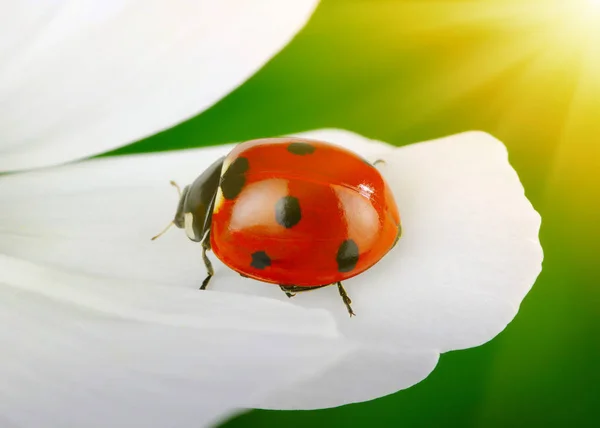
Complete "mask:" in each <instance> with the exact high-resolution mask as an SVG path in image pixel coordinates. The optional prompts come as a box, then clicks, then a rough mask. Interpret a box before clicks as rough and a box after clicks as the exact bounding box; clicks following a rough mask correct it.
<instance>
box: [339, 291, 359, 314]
mask: <svg viewBox="0 0 600 428" xmlns="http://www.w3.org/2000/svg"><path fill="white" fill-rule="evenodd" d="M337 287H338V291H339V293H340V296H341V297H342V300H343V301H344V304H345V305H346V309H348V313H349V314H350V316H351V317H352V316H356V314H355V313H354V311H353V310H352V306H350V304H351V303H352V300H351V299H350V297H348V294H347V293H346V290H345V289H344V286H343V285H342V283H341V282H338V283H337Z"/></svg>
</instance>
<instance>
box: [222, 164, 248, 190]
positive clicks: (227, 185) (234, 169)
mask: <svg viewBox="0 0 600 428" xmlns="http://www.w3.org/2000/svg"><path fill="white" fill-rule="evenodd" d="M249 166H250V165H249V163H248V159H246V158H241V157H240V158H237V159H236V160H234V161H233V162H232V163H231V165H229V168H227V171H225V172H224V173H223V175H222V176H221V191H222V192H223V196H224V197H225V199H234V198H235V197H236V196H237V195H239V194H240V192H241V191H242V188H243V187H244V184H245V183H246V176H245V175H244V174H245V173H246V171H248V168H249Z"/></svg>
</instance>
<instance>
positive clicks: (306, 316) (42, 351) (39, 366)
mask: <svg viewBox="0 0 600 428" xmlns="http://www.w3.org/2000/svg"><path fill="white" fill-rule="evenodd" d="M191 291H193V290H190V292H189V293H187V292H186V290H179V291H178V292H174V290H168V289H161V288H160V287H158V286H157V285H155V284H139V283H137V284H136V283H130V282H118V281H114V280H113V281H109V280H106V279H101V278H93V277H85V276H79V275H74V274H71V273H67V272H61V271H59V270H56V269H49V268H43V267H40V266H36V265H33V264H31V263H28V262H23V261H19V260H17V259H12V258H9V257H6V256H3V255H0V325H1V326H2V327H1V328H0V343H2V353H1V355H0V378H2V382H0V415H1V416H2V418H3V419H6V420H8V421H10V422H11V423H14V424H15V425H17V426H45V427H64V426H86V427H105V426H109V425H110V426H148V427H164V426H172V427H188V426H206V425H207V424H209V423H211V422H214V421H215V420H217V419H219V418H222V417H223V416H224V415H226V414H228V413H229V412H231V411H233V410H234V408H235V407H240V406H244V405H247V404H248V401H249V400H250V399H252V400H259V399H260V398H261V397H263V396H265V394H267V393H269V392H271V391H273V390H274V389H276V388H280V387H281V386H285V385H286V384H288V383H289V382H291V381H297V380H298V379H303V378H305V377H309V376H314V375H315V373H318V372H319V371H322V370H323V369H325V368H326V367H327V366H329V365H330V364H332V363H334V362H336V361H337V360H338V359H339V358H340V357H343V356H344V355H345V354H346V352H348V350H350V349H351V346H350V345H348V344H347V343H346V342H345V341H343V340H341V339H340V338H339V335H338V334H337V332H336V329H335V325H334V323H333V321H332V319H331V317H330V316H329V315H328V314H326V313H325V312H323V311H318V312H317V310H312V311H306V310H302V309H300V308H297V307H294V306H293V305H289V304H286V303H281V302H277V301H275V300H272V299H263V298H254V297H250V296H236V295H231V294H229V293H201V292H198V291H196V292H195V293H192V292H191Z"/></svg>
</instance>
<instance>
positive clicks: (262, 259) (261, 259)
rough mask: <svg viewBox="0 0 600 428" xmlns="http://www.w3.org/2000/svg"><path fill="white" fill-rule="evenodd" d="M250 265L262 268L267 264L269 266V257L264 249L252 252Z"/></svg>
mask: <svg viewBox="0 0 600 428" xmlns="http://www.w3.org/2000/svg"><path fill="white" fill-rule="evenodd" d="M250 266H252V267H253V268H256V269H264V268H266V267H267V266H271V259H270V258H269V256H268V255H267V253H265V252H264V251H257V252H256V253H252V263H250Z"/></svg>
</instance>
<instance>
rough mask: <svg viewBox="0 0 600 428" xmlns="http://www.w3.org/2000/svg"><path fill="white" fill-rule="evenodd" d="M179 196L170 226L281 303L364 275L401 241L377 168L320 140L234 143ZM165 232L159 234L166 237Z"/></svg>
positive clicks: (395, 211) (208, 264)
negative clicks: (277, 293)
mask: <svg viewBox="0 0 600 428" xmlns="http://www.w3.org/2000/svg"><path fill="white" fill-rule="evenodd" d="M171 184H172V185H174V186H175V187H177V189H178V190H179V193H180V199H179V204H178V207H177V212H176V214H175V218H174V219H173V221H172V222H171V224H170V225H169V226H168V227H167V229H168V228H169V227H170V226H172V225H175V226H177V227H178V228H180V229H184V230H185V232H186V234H187V236H188V238H189V239H191V240H192V241H195V242H201V244H202V258H203V260H204V264H205V265H206V270H207V273H208V275H207V277H206V278H205V279H204V281H203V282H202V285H201V287H200V289H202V290H204V289H206V287H207V286H208V283H209V282H210V279H211V278H212V277H213V275H214V270H213V267H212V264H211V262H210V260H209V258H208V256H207V254H206V253H207V251H209V250H212V252H213V253H214V254H215V256H216V257H217V258H218V259H219V260H221V261H222V262H223V263H224V264H225V265H226V266H228V267H229V268H231V269H233V270H234V271H236V272H238V273H239V274H240V275H242V276H244V277H248V278H253V279H255V280H258V281H262V282H267V283H272V284H277V285H279V287H280V288H281V290H282V291H283V292H285V294H286V295H287V296H288V297H293V296H294V295H295V294H296V293H298V292H302V291H309V290H315V289H317V288H321V287H326V286H329V285H337V288H338V290H339V294H340V296H341V298H342V300H343V301H344V303H345V305H346V308H347V309H348V313H349V314H350V316H353V315H354V312H353V310H352V307H351V306H350V304H351V303H352V302H351V300H350V298H349V297H348V295H347V293H346V290H344V287H343V286H342V281H343V280H346V279H348V278H351V277H353V276H356V275H358V274H360V273H361V272H364V271H365V270H367V269H369V268H370V267H371V266H373V265H374V264H375V263H377V262H378V261H379V260H381V259H382V258H383V257H384V256H385V254H386V253H387V252H388V251H390V250H391V249H392V248H393V247H394V245H396V243H397V242H398V239H399V238H400V236H401V233H402V227H401V224H400V216H399V213H398V208H397V206H396V202H395V200H394V196H393V194H392V192H391V190H390V188H389V186H388V184H387V183H386V181H385V180H384V178H383V177H382V176H381V174H380V173H379V171H378V170H377V169H376V168H375V164H371V163H369V162H368V161H366V160H365V159H363V158H362V157H360V156H358V155H356V154H355V153H353V152H351V151H349V150H346V149H344V148H342V147H339V146H336V145H332V144H329V143H326V142H323V141H317V140H308V139H299V138H267V139H259V140H252V141H247V142H244V143H241V144H238V145H237V146H236V147H234V148H233V150H232V151H231V152H230V153H229V154H228V155H227V156H225V157H222V158H220V159H218V160H216V161H215V162H214V163H213V164H212V165H211V166H209V167H208V169H206V171H204V172H203V173H202V174H201V175H200V176H199V177H198V178H196V180H194V182H193V183H192V184H191V185H189V186H186V187H185V188H184V189H183V191H181V190H180V189H179V186H177V184H176V183H174V182H171ZM167 229H165V230H164V231H163V232H161V233H160V234H159V235H157V236H155V237H154V238H152V239H156V238H157V237H158V236H160V235H162V234H163V233H164V232H166V230H167Z"/></svg>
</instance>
